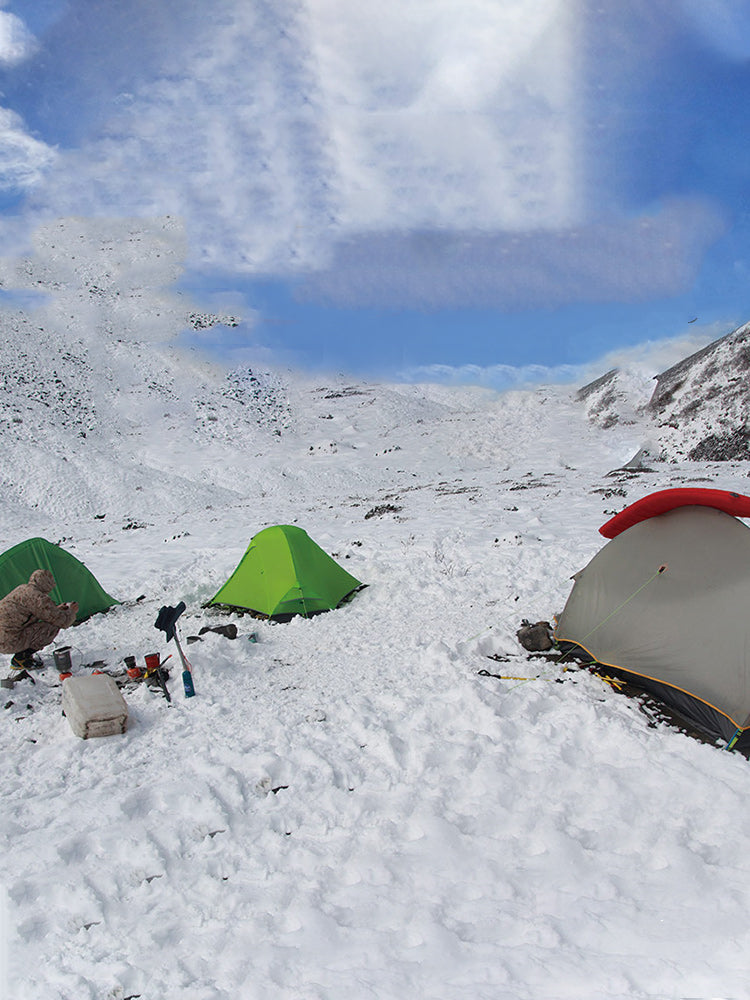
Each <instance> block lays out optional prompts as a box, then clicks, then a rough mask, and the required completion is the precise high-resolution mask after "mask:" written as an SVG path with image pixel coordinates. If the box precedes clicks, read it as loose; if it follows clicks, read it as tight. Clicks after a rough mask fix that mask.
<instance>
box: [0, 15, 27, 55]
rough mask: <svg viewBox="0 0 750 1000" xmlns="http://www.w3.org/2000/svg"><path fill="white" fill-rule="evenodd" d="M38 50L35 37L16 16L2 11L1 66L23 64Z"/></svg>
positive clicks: (0, 20)
mask: <svg viewBox="0 0 750 1000" xmlns="http://www.w3.org/2000/svg"><path fill="white" fill-rule="evenodd" d="M35 48H36V42H35V40H34V36H33V35H32V34H31V32H29V31H28V29H27V28H26V25H25V24H24V23H23V21H22V20H21V19H20V18H19V17H16V15H15V14H9V13H8V12H7V11H0V65H2V64H4V65H6V66H13V65H15V64H16V63H20V62H23V60H24V59H26V58H27V57H28V56H29V55H30V54H31V52H33V51H34V49H35Z"/></svg>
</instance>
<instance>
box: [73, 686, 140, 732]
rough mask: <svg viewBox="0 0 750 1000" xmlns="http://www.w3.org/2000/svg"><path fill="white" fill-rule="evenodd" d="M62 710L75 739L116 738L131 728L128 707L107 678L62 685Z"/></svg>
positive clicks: (117, 689) (118, 691)
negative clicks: (76, 737) (78, 737)
mask: <svg viewBox="0 0 750 1000" xmlns="http://www.w3.org/2000/svg"><path fill="white" fill-rule="evenodd" d="M62 707H63V712H64V713H65V718H66V719H67V720H68V722H69V723H70V727H71V729H72V730H73V732H74V733H75V734H76V736H80V737H81V739H84V740H88V739H91V738H92V737H94V736H116V735H118V734H119V733H124V732H125V728H126V726H127V724H128V706H127V703H126V702H125V699H124V698H123V696H122V694H121V693H120V689H119V688H118V687H117V685H116V684H115V682H114V680H113V679H112V678H111V677H110V676H109V675H108V674H89V675H87V676H85V677H68V679H67V680H64V681H63V687H62Z"/></svg>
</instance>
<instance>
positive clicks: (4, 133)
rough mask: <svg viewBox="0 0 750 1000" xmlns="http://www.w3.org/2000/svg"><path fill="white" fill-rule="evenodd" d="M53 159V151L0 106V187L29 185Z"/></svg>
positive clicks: (9, 187)
mask: <svg viewBox="0 0 750 1000" xmlns="http://www.w3.org/2000/svg"><path fill="white" fill-rule="evenodd" d="M54 159H55V151H54V150H53V149H51V148H50V147H49V146H47V145H46V144H45V143H43V142H40V141H39V140H38V139H35V138H34V137H33V136H31V135H29V134H28V132H27V131H26V129H25V127H24V123H23V121H22V119H21V118H20V117H19V116H18V115H17V114H15V113H14V112H13V111H9V110H8V109H7V108H0V188H5V189H6V190H7V189H11V190H13V189H17V188H25V187H29V186H31V185H32V184H34V183H35V182H37V181H38V180H39V179H40V177H41V176H42V174H43V172H44V171H45V170H46V169H47V168H48V167H49V166H50V164H51V163H52V162H53V161H54Z"/></svg>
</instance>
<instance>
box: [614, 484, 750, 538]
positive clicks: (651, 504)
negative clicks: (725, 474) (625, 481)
mask: <svg viewBox="0 0 750 1000" xmlns="http://www.w3.org/2000/svg"><path fill="white" fill-rule="evenodd" d="M690 506H693V507H694V506H698V507H715V508H716V509H717V510H723V511H724V513H725V514H732V515H733V516H734V517H750V497H746V496H743V495H742V493H730V492H729V490H704V489H699V488H698V487H677V488H675V489H671V490H657V492H656V493H649V495H648V496H647V497H642V498H641V499H640V500H636V502H635V503H631V504H630V506H629V507H626V508H625V510H621V511H620V513H619V514H615V516H614V517H612V518H610V519H609V521H607V523H606V524H603V525H602V526H601V528H599V532H600V534H602V535H604V537H605V538H614V537H615V536H616V535H619V534H620V532H622V531H625V530H626V529H627V528H631V527H632V526H633V525H634V524H638V522H639V521H645V520H647V519H648V518H649V517H655V516H656V515H657V514H665V513H666V512H667V511H668V510H674V509H675V507H690Z"/></svg>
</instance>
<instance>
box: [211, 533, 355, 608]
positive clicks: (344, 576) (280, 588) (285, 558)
mask: <svg viewBox="0 0 750 1000" xmlns="http://www.w3.org/2000/svg"><path fill="white" fill-rule="evenodd" d="M361 586H362V584H361V583H360V582H359V580H356V579H355V578H354V577H353V576H351V575H350V574H349V573H347V572H346V570H345V569H342V568H341V566H339V564H338V563H337V562H336V561H335V560H334V559H332V558H331V557H330V556H329V555H327V554H326V553H325V552H324V551H323V549H321V548H320V546H319V545H317V544H316V543H315V542H314V541H313V540H312V539H311V538H310V536H309V535H308V534H307V532H306V531H303V529H302V528H297V527H295V526H294V525H291V524H276V525H273V526H272V527H270V528H264V529H263V531H259V532H258V534H257V535H254V536H253V538H252V539H251V541H250V544H249V545H248V547H247V550H246V551H245V554H244V556H243V557H242V559H241V560H240V562H239V565H238V566H237V568H236V569H235V571H234V573H232V575H231V576H230V577H229V579H228V580H227V582H226V583H225V584H224V586H223V587H222V588H221V589H220V590H219V591H218V593H217V594H215V595H214V596H213V597H212V598H211V600H210V601H209V602H208V606H210V605H215V604H220V605H225V606H229V607H233V608H242V609H244V610H247V611H253V612H255V613H257V614H261V615H265V616H267V617H268V618H276V619H278V620H285V619H288V618H291V617H292V616H293V615H303V616H304V617H309V616H310V615H312V614H316V613H318V612H320V611H331V610H332V609H333V608H336V607H338V606H339V604H341V602H342V601H343V600H344V598H345V597H347V596H348V595H349V594H351V593H353V592H354V591H355V590H357V589H358V588H359V587H361Z"/></svg>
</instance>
